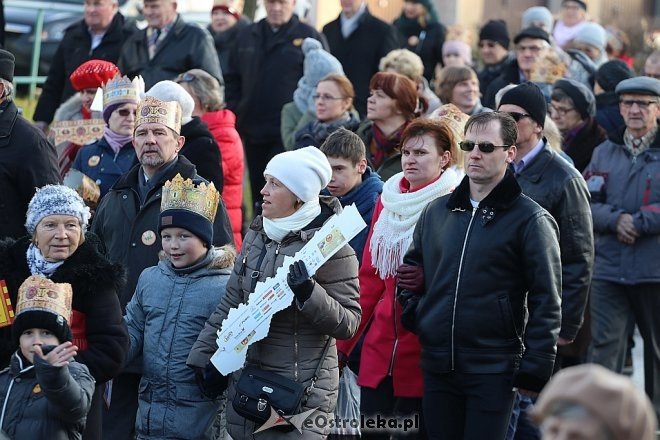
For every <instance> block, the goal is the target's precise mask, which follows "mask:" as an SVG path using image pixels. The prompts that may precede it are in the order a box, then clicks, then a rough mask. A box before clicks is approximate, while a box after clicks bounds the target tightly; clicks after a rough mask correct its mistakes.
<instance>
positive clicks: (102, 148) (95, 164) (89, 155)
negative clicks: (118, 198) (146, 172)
mask: <svg viewBox="0 0 660 440" xmlns="http://www.w3.org/2000/svg"><path fill="white" fill-rule="evenodd" d="M136 163H137V158H136V157H135V148H133V144H132V143H131V142H128V143H126V144H124V145H123V146H122V147H121V150H119V152H118V153H117V154H115V152H114V151H112V148H111V147H110V145H109V144H108V141H107V140H106V139H105V137H103V138H101V139H99V140H98V141H96V142H94V143H93V144H89V145H85V146H83V147H82V148H81V149H80V150H78V154H77V155H76V159H75V160H74V161H73V164H72V165H71V168H73V169H75V170H78V171H80V172H81V173H83V174H85V175H86V176H88V177H89V178H90V179H92V180H93V181H94V182H96V184H97V185H98V186H99V187H100V188H101V197H103V196H104V195H106V194H107V193H108V191H110V188H111V187H112V185H114V184H115V182H116V181H117V180H119V178H120V177H121V176H122V174H124V173H125V172H127V171H128V170H130V169H131V168H133V166H135V164H136Z"/></svg>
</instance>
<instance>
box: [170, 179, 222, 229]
mask: <svg viewBox="0 0 660 440" xmlns="http://www.w3.org/2000/svg"><path fill="white" fill-rule="evenodd" d="M219 203H220V193H219V192H218V191H217V190H216V189H215V185H213V182H211V183H209V184H208V185H207V184H206V183H203V182H202V183H200V184H199V185H198V186H195V184H194V183H193V181H192V180H190V179H185V180H184V179H183V177H181V174H177V175H176V176H174V178H173V179H172V180H168V181H167V182H165V185H163V196H162V199H161V203H160V212H163V211H165V210H167V209H185V210H187V211H192V212H194V213H195V214H199V215H201V216H202V217H204V218H206V219H207V220H208V221H210V222H211V223H213V220H214V219H215V213H216V211H217V210H218V204H219Z"/></svg>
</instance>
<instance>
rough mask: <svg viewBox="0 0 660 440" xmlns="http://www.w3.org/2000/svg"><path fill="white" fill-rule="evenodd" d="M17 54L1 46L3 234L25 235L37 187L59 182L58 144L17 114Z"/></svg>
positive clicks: (0, 222) (0, 223) (0, 203)
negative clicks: (28, 212) (52, 143)
mask: <svg viewBox="0 0 660 440" xmlns="http://www.w3.org/2000/svg"><path fill="white" fill-rule="evenodd" d="M13 80H14V55H13V54H12V53H11V52H7V51H6V50H2V49H0V188H2V195H0V209H1V211H2V215H0V238H5V237H14V238H18V237H22V236H23V235H26V234H27V231H26V230H25V226H24V225H23V224H24V223H25V213H26V212H27V207H28V203H30V200H31V199H32V196H33V195H34V190H35V188H40V187H42V186H44V185H47V184H49V183H60V173H59V168H58V166H57V156H56V154H55V148H54V147H53V146H52V145H51V144H50V143H49V142H48V141H47V140H46V138H45V137H44V135H43V133H42V132H41V131H40V130H38V129H37V128H35V127H34V126H33V125H32V124H30V123H29V122H28V121H26V120H25V119H24V118H23V117H22V116H21V115H19V114H18V108H17V107H16V104H14V101H13V99H14V84H13V83H12V81H13Z"/></svg>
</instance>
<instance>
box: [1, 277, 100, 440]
mask: <svg viewBox="0 0 660 440" xmlns="http://www.w3.org/2000/svg"><path fill="white" fill-rule="evenodd" d="M71 298H72V292H71V285H70V284H67V283H59V284H57V283H54V282H53V281H51V280H49V279H48V278H44V277H42V276H39V275H33V276H31V277H29V278H28V279H27V280H25V282H24V283H23V284H22V285H21V287H20V289H19V292H18V301H17V304H16V319H15V321H14V323H13V325H12V337H13V339H14V341H15V343H16V344H17V345H18V346H19V349H18V350H16V352H15V353H14V354H13V355H12V358H11V363H10V365H9V367H8V368H5V369H4V370H2V372H0V398H1V399H2V401H3V404H2V413H0V429H1V430H2V433H3V434H6V435H7V436H8V437H9V438H11V439H49V440H51V439H53V440H58V439H67V440H68V439H81V438H82V433H83V430H84V428H85V421H86V418H87V413H88V411H89V409H90V407H91V402H92V394H93V393H94V379H93V378H92V376H91V375H90V373H89V370H88V369H87V367H86V366H85V365H83V364H79V363H78V362H76V361H75V360H74V356H76V354H77V350H78V347H76V346H75V345H73V344H72V343H71V330H70V328H69V324H68V322H69V318H70V316H71Z"/></svg>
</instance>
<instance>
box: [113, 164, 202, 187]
mask: <svg viewBox="0 0 660 440" xmlns="http://www.w3.org/2000/svg"><path fill="white" fill-rule="evenodd" d="M140 166H141V165H140V164H139V163H138V164H137V165H135V166H134V167H133V168H131V169H130V170H128V172H126V173H125V174H123V175H122V176H121V177H120V178H119V180H117V182H116V183H115V184H114V185H113V186H112V188H111V190H122V189H137V186H138V178H139V171H140ZM195 173H196V169H195V165H193V164H192V163H190V161H189V160H188V159H186V158H185V156H179V160H178V161H177V164H176V165H175V166H174V167H172V169H171V170H170V172H169V173H166V174H165V175H164V176H163V177H162V178H161V179H160V181H159V182H158V183H157V184H156V186H159V185H163V184H165V182H166V181H167V180H170V179H172V178H173V177H174V176H176V175H177V174H181V177H183V178H184V179H187V178H192V177H193V176H194V175H195Z"/></svg>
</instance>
